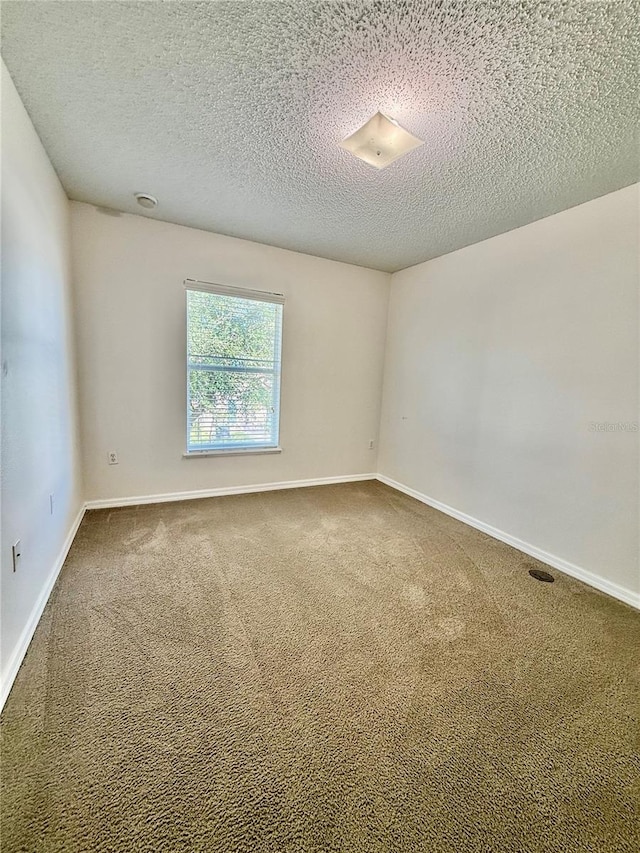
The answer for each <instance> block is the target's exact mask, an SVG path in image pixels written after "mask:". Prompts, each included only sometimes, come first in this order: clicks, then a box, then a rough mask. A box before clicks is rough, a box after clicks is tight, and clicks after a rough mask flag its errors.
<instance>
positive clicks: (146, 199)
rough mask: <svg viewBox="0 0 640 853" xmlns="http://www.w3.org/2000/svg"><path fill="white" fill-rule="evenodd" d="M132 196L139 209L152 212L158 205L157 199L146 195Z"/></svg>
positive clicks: (136, 194)
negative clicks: (142, 208) (144, 208)
mask: <svg viewBox="0 0 640 853" xmlns="http://www.w3.org/2000/svg"><path fill="white" fill-rule="evenodd" d="M133 195H134V196H135V199H136V201H137V202H138V204H139V205H140V207H146V208H147V210H153V208H154V207H156V205H157V204H158V199H157V198H155V196H152V195H149V194H148V193H134V194H133Z"/></svg>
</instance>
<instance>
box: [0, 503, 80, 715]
mask: <svg viewBox="0 0 640 853" xmlns="http://www.w3.org/2000/svg"><path fill="white" fill-rule="evenodd" d="M84 513H85V507H84V506H82V507H81V508H80V511H79V512H78V515H77V516H76V517H75V519H74V521H73V524H72V525H71V528H70V530H69V533H68V534H67V538H66V539H65V540H64V543H63V545H62V548H61V549H60V553H59V554H58V556H57V558H56V560H55V562H54V564H53V566H52V568H51V572H50V574H49V577H48V578H47V582H46V583H45V585H44V587H43V588H42V591H41V593H40V595H39V596H38V600H37V601H36V603H35V604H34V605H33V610H32V611H31V614H30V616H29V620H28V621H27V624H26V625H25V626H24V629H23V631H22V634H20V638H19V640H18V642H17V643H16V646H15V648H14V650H13V654H12V655H11V657H10V658H9V663H8V664H7V668H6V671H5V672H4V673H3V679H2V685H1V686H0V711H1V710H2V708H3V707H4V703H5V702H6V701H7V698H8V697H9V693H11V688H12V687H13V682H14V681H15V677H16V675H17V674H18V670H19V669H20V665H21V664H22V661H23V660H24V656H25V655H26V653H27V649H28V648H29V643H30V642H31V640H32V638H33V635H34V633H35V630H36V628H37V627H38V622H39V621H40V617H41V616H42V613H43V611H44V608H45V607H46V604H47V601H48V600H49V596H50V595H51V590H52V589H53V587H54V584H55V582H56V580H57V578H58V575H59V574H60V569H61V568H62V566H63V564H64V561H65V560H66V558H67V554H68V553H69V549H70V548H71V545H72V543H73V540H74V539H75V536H76V533H77V532H78V528H79V527H80V522H81V521H82V519H83V518H84Z"/></svg>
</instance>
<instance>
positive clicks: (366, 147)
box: [340, 112, 424, 169]
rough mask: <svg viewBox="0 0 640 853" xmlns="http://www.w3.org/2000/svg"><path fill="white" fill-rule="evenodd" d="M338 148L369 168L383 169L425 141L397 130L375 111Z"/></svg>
mask: <svg viewBox="0 0 640 853" xmlns="http://www.w3.org/2000/svg"><path fill="white" fill-rule="evenodd" d="M340 145H341V147H342V148H344V149H346V150H347V151H350V152H351V153H352V154H354V155H355V156H356V157H359V158H360V159H361V160H364V162H365V163H369V165H370V166H375V167H376V169H384V167H385V166H388V165H389V163H393V161H394V160H397V159H398V157H402V156H403V154H408V153H409V151H413V149H414V148H418V147H419V146H420V145H424V142H423V141H422V139H418V137H417V136H414V135H413V134H412V133H409V131H408V130H405V129H404V128H403V127H400V125H399V124H398V122H397V121H395V120H394V119H392V118H389V117H388V116H386V115H384V114H383V113H380V112H377V113H376V114H375V115H374V116H372V117H371V118H370V119H369V121H368V122H367V123H366V124H363V125H362V127H361V128H360V130H356V132H355V133H352V134H351V136H347V138H346V139H345V140H343V141H342V142H341V143H340Z"/></svg>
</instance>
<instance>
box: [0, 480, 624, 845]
mask: <svg viewBox="0 0 640 853" xmlns="http://www.w3.org/2000/svg"><path fill="white" fill-rule="evenodd" d="M536 566H537V567H539V568H548V567H545V566H542V565H541V564H539V563H536V561H535V560H532V559H530V558H528V557H526V556H525V555H523V554H521V553H520V552H518V551H515V550H513V549H512V548H510V547H508V546H507V545H504V544H502V543H500V542H497V541H495V540H493V539H491V538H490V537H488V536H486V535H484V534H483V533H480V532H478V531H476V530H473V529H472V528H469V527H467V526H465V525H464V524H461V523H460V522H458V521H455V520H454V519H451V518H449V517H447V516H445V515H442V514H441V513H439V512H437V511H435V510H432V509H430V508H428V507H426V506H424V505H422V504H420V503H418V502H417V501H415V500H413V499H411V498H408V497H406V496H405V495H402V494H400V493H398V492H396V491H393V490H392V489H389V488H388V487H386V486H383V485H382V484H380V483H377V482H366V483H355V484H349V485H339V486H323V487H319V488H309V489H298V490H290V491H283V492H269V493H262V494H255V495H242V496H234V497H225V498H212V499H207V500H198V501H186V502H183V503H173V504H158V505H154V506H140V507H133V508H126V509H121V510H101V511H93V512H89V513H88V514H87V515H86V517H85V520H84V521H83V523H82V525H81V527H80V530H79V532H78V535H77V538H76V540H75V543H74V545H73V547H72V549H71V552H70V554H69V557H68V558H67V561H66V564H65V566H64V569H63V571H62V573H61V575H60V578H59V580H58V582H57V584H56V587H55V589H54V591H53V594H52V596H51V599H50V602H49V604H48V605H47V608H46V610H45V613H44V615H43V618H42V620H41V623H40V626H39V627H38V629H37V631H36V635H35V637H34V639H33V642H32V644H31V647H30V649H29V653H28V655H27V657H26V659H25V662H24V664H23V666H22V669H21V671H20V674H19V675H18V678H17V680H16V683H15V686H14V688H13V691H12V693H11V696H10V697H9V700H8V702H7V705H6V708H5V710H4V712H3V715H2V749H3V755H2V761H3V773H2V851H3V853H13V851H28V853H34V852H35V851H38V853H39V851H47V853H48V851H61V853H62V851H64V853H75V851H100V853H107V851H108V853H115V851H149V853H158V851H167V853H169V851H195V852H196V853H200V851H206V853H217V851H221V853H222V851H224V853H235V851H238V853H245V851H247V853H248V851H255V853H263V851H264V853H267V851H269V853H321V851H323V852H324V851H335V853H356V851H362V853H378V851H385V853H405V851H407V853H408V852H409V851H424V853H445V851H446V853H480V851H496V852H497V851H505V853H506V852H507V851H514V853H537V851H545V853H547V851H558V853H572V851H576V853H577V851H594V853H608V851H611V852H612V853H613V851H615V853H623V852H624V851H629V853H637V851H638V849H640V816H639V811H638V802H639V799H640V784H639V782H640V767H639V759H638V710H639V709H638V695H639V693H638V663H639V661H640V614H638V613H637V612H635V611H634V610H632V609H631V608H630V607H627V606H625V605H623V604H620V603H618V602H616V601H614V600H613V599H610V598H608V597H607V596H605V595H602V594H600V593H598V592H596V591H594V590H592V589H590V588H588V587H586V586H584V585H583V584H581V583H580V582H578V581H575V580H572V579H571V578H568V577H565V576H563V575H562V574H560V573H559V572H556V571H553V570H552V571H553V574H554V575H555V578H556V581H555V583H553V584H549V583H540V582H538V581H536V580H534V579H533V578H531V577H530V576H529V574H528V570H529V569H530V568H533V567H536Z"/></svg>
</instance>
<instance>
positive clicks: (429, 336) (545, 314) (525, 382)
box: [378, 186, 640, 593]
mask: <svg viewBox="0 0 640 853" xmlns="http://www.w3.org/2000/svg"><path fill="white" fill-rule="evenodd" d="M638 235H639V232H638V187H637V186H636V187H629V188H627V189H624V190H620V191H619V192H615V193H612V194H610V195H607V196H604V197H602V198H599V199H596V200H595V201H592V202H589V203H588V204H584V205H581V206H580V207H576V208H573V209H571V210H567V211H565V212H563V213H559V214H557V215H555V216H552V217H549V218H548V219H543V220H540V221H538V222H535V223H533V224H531V225H528V226H526V227H524V228H519V229H517V230H515V231H511V232H509V233H507V234H503V235H500V236H498V237H494V238H493V239H491V240H487V241H485V242H483V243H478V244H476V245H474V246H470V247H468V248H466V249H462V250H460V251H458V252H454V253H452V254H450V255H446V256H444V257H441V258H437V259H436V260H433V261H429V262H427V263H424V264H420V265H419V266H415V267H412V268H409V269H406V270H403V271H402V272H399V273H396V274H395V275H394V276H393V279H392V285H391V300H390V308H389V328H388V336H387V352H386V365H385V382H384V401H383V412H382V421H381V444H380V456H379V466H378V470H379V471H380V472H381V473H382V474H384V475H386V476H387V477H389V478H391V479H393V480H395V481H398V482H400V483H402V484H404V485H405V486H408V487H410V488H412V489H414V490H416V491H418V492H420V493H422V494H423V495H426V496H428V497H429V498H432V499H435V500H437V501H440V502H442V503H444V504H447V505H448V506H450V507H453V508H454V509H456V510H459V511H461V512H463V513H466V514H468V515H470V516H472V517H473V518H475V519H477V520H479V521H481V522H484V523H485V524H488V525H491V526H493V527H495V528H498V529H499V530H502V531H504V532H506V533H508V534H510V535H511V536H514V537H517V538H519V539H521V540H524V542H527V543H531V544H533V545H534V546H536V547H537V548H539V549H542V550H544V551H547V552H550V553H551V554H552V555H555V556H557V557H559V558H561V559H563V560H566V561H569V562H571V563H574V564H576V565H577V566H578V567H581V568H582V569H584V570H586V571H588V572H591V573H593V574H595V575H596V576H598V577H601V578H604V579H606V580H607V581H609V582H610V583H612V584H615V585H618V586H620V587H622V588H623V589H625V590H631V591H635V592H636V593H637V592H638V591H640V572H639V569H638V436H639V434H638V432H625V431H615V432H596V431H592V429H591V424H592V423H604V422H610V423H614V422H615V423H618V422H621V423H627V424H637V422H638V261H639V246H638Z"/></svg>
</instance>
